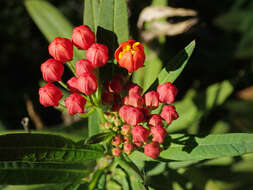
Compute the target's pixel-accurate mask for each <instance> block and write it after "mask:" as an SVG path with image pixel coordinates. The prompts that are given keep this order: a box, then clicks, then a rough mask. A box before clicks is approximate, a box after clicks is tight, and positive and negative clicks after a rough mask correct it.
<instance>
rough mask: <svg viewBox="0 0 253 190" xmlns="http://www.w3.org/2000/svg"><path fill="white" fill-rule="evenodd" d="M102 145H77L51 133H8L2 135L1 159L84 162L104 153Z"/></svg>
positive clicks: (0, 142)
mask: <svg viewBox="0 0 253 190" xmlns="http://www.w3.org/2000/svg"><path fill="white" fill-rule="evenodd" d="M103 151H104V149H103V147H102V146H100V145H77V144H76V143H74V142H73V141H71V140H69V139H66V138H63V137H61V136H56V135H49V134H28V133H21V134H7V135H1V136H0V152H1V157H0V161H33V162H48V161H54V162H70V161H71V162H84V161H86V160H92V159H97V158H100V157H102V156H103V155H104V153H103Z"/></svg>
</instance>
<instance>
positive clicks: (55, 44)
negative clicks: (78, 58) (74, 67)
mask: <svg viewBox="0 0 253 190" xmlns="http://www.w3.org/2000/svg"><path fill="white" fill-rule="evenodd" d="M48 51H49V54H50V55H51V56H52V57H53V58H54V59H55V60H57V61H60V62H62V63H65V62H67V61H71V60H72V59H73V44H72V42H71V41H70V40H69V39H67V38H59V37H57V38H55V39H54V40H53V41H52V42H51V43H50V44H49V46H48Z"/></svg>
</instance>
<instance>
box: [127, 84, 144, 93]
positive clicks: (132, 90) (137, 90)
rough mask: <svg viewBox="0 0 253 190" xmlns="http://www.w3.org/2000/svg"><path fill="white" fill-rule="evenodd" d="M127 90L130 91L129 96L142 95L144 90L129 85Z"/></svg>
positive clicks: (137, 86) (136, 85)
mask: <svg viewBox="0 0 253 190" xmlns="http://www.w3.org/2000/svg"><path fill="white" fill-rule="evenodd" d="M126 89H127V90H128V94H129V95H131V94H132V93H134V94H139V95H141V93H142V88H141V87H140V86H139V85H138V84H134V83H128V84H127V85H126Z"/></svg>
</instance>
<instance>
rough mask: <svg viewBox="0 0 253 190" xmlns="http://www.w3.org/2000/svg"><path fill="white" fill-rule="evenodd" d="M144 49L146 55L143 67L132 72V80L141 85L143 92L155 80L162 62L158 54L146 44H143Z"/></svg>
mask: <svg viewBox="0 0 253 190" xmlns="http://www.w3.org/2000/svg"><path fill="white" fill-rule="evenodd" d="M144 50H145V55H146V61H145V63H144V67H142V68H140V69H138V70H137V71H136V72H134V73H133V82H134V83H136V84H138V85H139V86H141V87H142V88H143V92H145V91H146V90H147V89H148V88H149V86H150V85H151V84H152V83H153V82H154V81H155V80H156V78H157V75H158V74H159V72H160V70H161V68H162V62H161V60H160V59H159V57H158V55H157V54H156V53H155V52H154V51H153V50H151V49H149V48H148V47H147V46H144Z"/></svg>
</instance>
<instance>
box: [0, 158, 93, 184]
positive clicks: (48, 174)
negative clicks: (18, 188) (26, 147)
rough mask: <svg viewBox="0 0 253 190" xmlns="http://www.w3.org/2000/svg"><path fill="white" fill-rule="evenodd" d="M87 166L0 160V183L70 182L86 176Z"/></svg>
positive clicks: (87, 173)
mask: <svg viewBox="0 0 253 190" xmlns="http://www.w3.org/2000/svg"><path fill="white" fill-rule="evenodd" d="M87 168H88V167H87V166H86V165H84V164H79V163H78V164H77V163H38V162H22V161H21V162H20V161H19V162H10V161H6V162H0V184H3V185H25V184H46V183H71V182H75V181H76V180H80V179H81V178H84V177H87V176H88V175H89V174H90V172H91V171H90V169H87Z"/></svg>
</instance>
